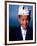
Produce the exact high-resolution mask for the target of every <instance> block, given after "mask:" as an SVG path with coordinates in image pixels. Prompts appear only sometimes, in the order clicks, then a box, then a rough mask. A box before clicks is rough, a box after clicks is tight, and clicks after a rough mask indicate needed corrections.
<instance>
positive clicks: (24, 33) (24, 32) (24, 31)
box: [21, 26, 27, 40]
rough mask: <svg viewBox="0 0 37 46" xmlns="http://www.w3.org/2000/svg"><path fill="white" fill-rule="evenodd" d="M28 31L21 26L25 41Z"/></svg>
mask: <svg viewBox="0 0 37 46" xmlns="http://www.w3.org/2000/svg"><path fill="white" fill-rule="evenodd" d="M26 31H27V30H24V29H23V27H22V26H21V33H22V37H23V40H25V37H26Z"/></svg>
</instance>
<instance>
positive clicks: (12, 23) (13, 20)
mask: <svg viewBox="0 0 37 46" xmlns="http://www.w3.org/2000/svg"><path fill="white" fill-rule="evenodd" d="M24 7H28V8H29V9H30V10H31V14H30V23H29V26H30V27H33V6H30V5H29V6H28V5H24ZM18 8H19V5H9V28H14V27H18V26H19V22H18Z"/></svg>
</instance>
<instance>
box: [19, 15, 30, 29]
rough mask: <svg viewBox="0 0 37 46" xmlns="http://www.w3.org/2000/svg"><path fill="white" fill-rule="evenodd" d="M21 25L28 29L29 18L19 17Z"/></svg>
mask: <svg viewBox="0 0 37 46" xmlns="http://www.w3.org/2000/svg"><path fill="white" fill-rule="evenodd" d="M19 23H20V24H21V26H22V27H23V28H24V29H26V28H27V26H28V23H29V16H25V15H24V16H22V15H20V16H19Z"/></svg>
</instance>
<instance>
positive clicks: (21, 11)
mask: <svg viewBox="0 0 37 46" xmlns="http://www.w3.org/2000/svg"><path fill="white" fill-rule="evenodd" d="M18 15H29V9H28V7H25V8H24V7H23V6H19V9H18Z"/></svg>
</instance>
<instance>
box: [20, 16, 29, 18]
mask: <svg viewBox="0 0 37 46" xmlns="http://www.w3.org/2000/svg"><path fill="white" fill-rule="evenodd" d="M19 17H20V18H29V16H28V15H19Z"/></svg>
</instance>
